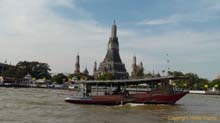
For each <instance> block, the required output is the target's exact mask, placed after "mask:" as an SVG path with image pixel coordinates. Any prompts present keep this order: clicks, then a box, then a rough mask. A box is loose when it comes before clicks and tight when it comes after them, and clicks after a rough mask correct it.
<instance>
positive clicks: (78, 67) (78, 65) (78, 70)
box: [74, 54, 80, 73]
mask: <svg viewBox="0 0 220 123" xmlns="http://www.w3.org/2000/svg"><path fill="white" fill-rule="evenodd" d="M74 73H80V61H79V54H77V56H76V64H75V71H74Z"/></svg>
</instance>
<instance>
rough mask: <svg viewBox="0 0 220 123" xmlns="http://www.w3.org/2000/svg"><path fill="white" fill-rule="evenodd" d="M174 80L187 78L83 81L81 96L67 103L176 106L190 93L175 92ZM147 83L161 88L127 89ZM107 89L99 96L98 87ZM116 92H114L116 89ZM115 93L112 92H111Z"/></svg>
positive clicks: (72, 98) (70, 98) (67, 99)
mask: <svg viewBox="0 0 220 123" xmlns="http://www.w3.org/2000/svg"><path fill="white" fill-rule="evenodd" d="M174 79H186V77H181V78H180V77H178V78H177V77H172V76H168V77H159V78H146V79H137V80H109V81H81V82H78V84H80V85H81V86H80V87H81V89H80V93H81V94H82V95H81V96H80V97H79V96H74V97H68V98H66V99H65V101H66V102H69V103H75V104H93V105H122V104H126V103H141V104H175V103H176V102H177V101H178V100H180V99H181V98H182V97H183V96H185V95H186V94H187V93H188V91H174V90H173V87H172V86H171V85H170V84H169V82H170V80H174ZM142 83H147V84H148V85H151V87H155V84H156V85H158V83H160V84H159V85H161V86H160V87H155V88H151V90H150V91H146V92H139V91H138V89H137V90H136V91H135V92H129V91H128V90H126V89H127V87H128V86H129V85H138V84H142ZM92 86H95V87H96V88H95V90H96V92H97V93H96V95H92V92H91V90H92ZM100 86H101V87H103V86H105V87H106V90H105V93H104V94H103V95H99V94H98V91H99V88H98V87H100ZM114 87H116V88H114ZM113 88H114V89H115V90H114V89H113ZM112 89H113V90H114V91H111V90H112Z"/></svg>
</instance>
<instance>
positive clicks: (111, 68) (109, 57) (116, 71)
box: [96, 21, 129, 79]
mask: <svg viewBox="0 0 220 123" xmlns="http://www.w3.org/2000/svg"><path fill="white" fill-rule="evenodd" d="M105 73H111V74H112V75H113V78H114V79H128V76H129V75H128V72H127V70H126V68H125V65H124V64H123V63H122V61H121V58H120V55H119V42H118V37H117V25H116V24H115V21H114V23H113V25H112V30H111V37H110V38H109V42H108V48H107V53H106V56H105V58H104V60H103V62H101V63H100V65H99V68H98V70H97V73H96V75H97V76H100V75H103V74H105Z"/></svg>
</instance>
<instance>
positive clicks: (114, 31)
mask: <svg viewBox="0 0 220 123" xmlns="http://www.w3.org/2000/svg"><path fill="white" fill-rule="evenodd" d="M111 37H112V38H116V37H117V25H116V24H115V20H114V21H113V25H112V35H111Z"/></svg>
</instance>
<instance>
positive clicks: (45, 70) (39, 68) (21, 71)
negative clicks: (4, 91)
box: [3, 61, 51, 79]
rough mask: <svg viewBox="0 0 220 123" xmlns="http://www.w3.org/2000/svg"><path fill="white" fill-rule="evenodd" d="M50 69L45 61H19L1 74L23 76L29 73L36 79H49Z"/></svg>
mask: <svg viewBox="0 0 220 123" xmlns="http://www.w3.org/2000/svg"><path fill="white" fill-rule="evenodd" d="M50 70H51V69H50V67H49V65H48V64H47V63H40V62H35V61H34V62H28V61H20V62H18V63H17V64H16V66H13V67H11V68H9V69H8V70H6V71H4V73H3V75H6V76H8V75H11V76H13V77H20V78H23V77H24V76H26V75H27V74H30V75H31V76H32V77H34V78H36V79H42V78H46V79H50V78H51V75H50V73H49V71H50Z"/></svg>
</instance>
